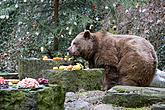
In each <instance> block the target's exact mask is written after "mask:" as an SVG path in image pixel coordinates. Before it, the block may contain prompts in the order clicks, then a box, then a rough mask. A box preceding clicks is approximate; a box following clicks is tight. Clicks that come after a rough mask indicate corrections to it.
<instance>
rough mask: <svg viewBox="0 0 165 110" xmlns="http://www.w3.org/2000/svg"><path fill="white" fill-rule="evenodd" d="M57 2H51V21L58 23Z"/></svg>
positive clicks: (54, 0) (57, 0)
mask: <svg viewBox="0 0 165 110" xmlns="http://www.w3.org/2000/svg"><path fill="white" fill-rule="evenodd" d="M58 8H59V0H53V21H54V22H55V23H58V11H59V10H58Z"/></svg>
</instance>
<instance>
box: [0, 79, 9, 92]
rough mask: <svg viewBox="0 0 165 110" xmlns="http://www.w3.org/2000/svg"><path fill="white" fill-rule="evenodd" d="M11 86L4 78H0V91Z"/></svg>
mask: <svg viewBox="0 0 165 110" xmlns="http://www.w3.org/2000/svg"><path fill="white" fill-rule="evenodd" d="M8 87H9V85H8V83H7V82H6V81H5V79H4V78H3V77H0V89H6V88H8Z"/></svg>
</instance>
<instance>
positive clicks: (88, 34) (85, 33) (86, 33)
mask: <svg viewBox="0 0 165 110" xmlns="http://www.w3.org/2000/svg"><path fill="white" fill-rule="evenodd" d="M90 36H91V35H90V31H89V30H85V32H84V38H85V39H90Z"/></svg>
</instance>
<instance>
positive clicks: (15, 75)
mask: <svg viewBox="0 0 165 110" xmlns="http://www.w3.org/2000/svg"><path fill="white" fill-rule="evenodd" d="M0 77H4V78H5V79H19V75H18V73H0Z"/></svg>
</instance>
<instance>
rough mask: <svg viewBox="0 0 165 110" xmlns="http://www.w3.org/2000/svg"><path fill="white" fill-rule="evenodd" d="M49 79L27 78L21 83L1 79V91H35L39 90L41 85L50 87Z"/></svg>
mask: <svg viewBox="0 0 165 110" xmlns="http://www.w3.org/2000/svg"><path fill="white" fill-rule="evenodd" d="M48 82H49V81H48V79H44V78H38V79H37V80H36V79H33V78H25V79H23V80H21V81H19V80H12V79H4V78H3V77H0V89H20V88H21V89H34V88H39V87H40V85H48Z"/></svg>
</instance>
